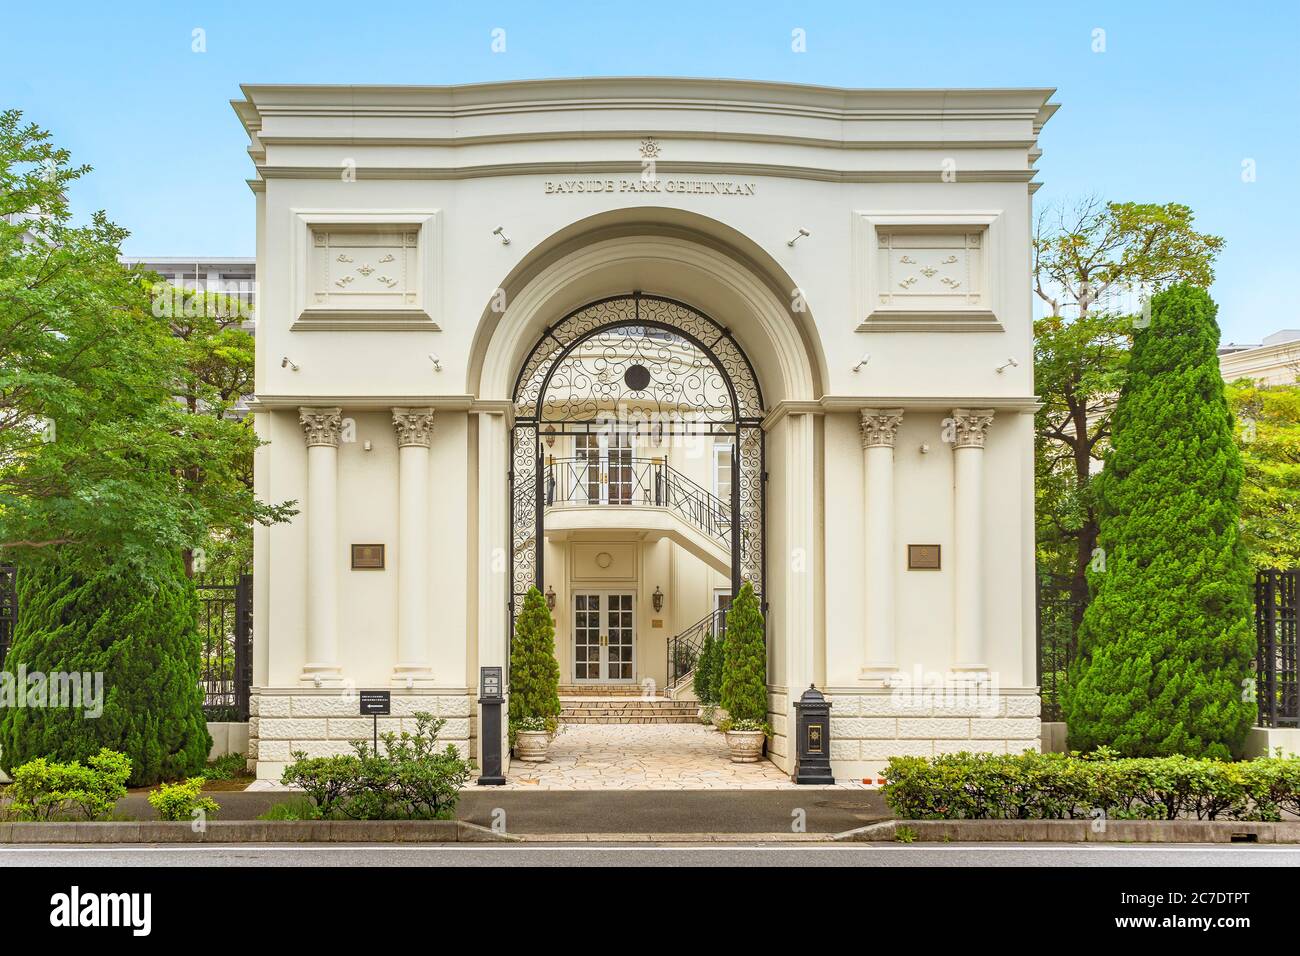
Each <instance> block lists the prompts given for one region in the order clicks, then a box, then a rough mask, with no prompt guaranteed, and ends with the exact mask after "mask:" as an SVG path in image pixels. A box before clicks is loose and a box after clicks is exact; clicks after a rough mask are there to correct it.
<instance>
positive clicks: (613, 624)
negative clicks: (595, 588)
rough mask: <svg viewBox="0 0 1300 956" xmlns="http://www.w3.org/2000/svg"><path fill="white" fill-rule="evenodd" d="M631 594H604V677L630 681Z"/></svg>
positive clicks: (631, 673) (631, 675) (611, 679)
mask: <svg viewBox="0 0 1300 956" xmlns="http://www.w3.org/2000/svg"><path fill="white" fill-rule="evenodd" d="M632 617H633V613H632V595H630V594H607V595H605V679H606V680H610V681H630V680H632V678H633V676H634V674H633V671H632V636H633V632H634V626H633V623H632Z"/></svg>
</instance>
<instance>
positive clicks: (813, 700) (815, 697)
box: [794, 684, 835, 783]
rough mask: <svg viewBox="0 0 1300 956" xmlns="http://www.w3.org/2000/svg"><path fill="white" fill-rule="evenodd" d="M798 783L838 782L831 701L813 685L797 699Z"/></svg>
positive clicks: (796, 746)
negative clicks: (834, 769) (834, 767)
mask: <svg viewBox="0 0 1300 956" xmlns="http://www.w3.org/2000/svg"><path fill="white" fill-rule="evenodd" d="M794 710H795V736H796V745H795V764H794V782H795V783H834V782H835V777H834V776H833V775H832V774H831V702H830V701H829V700H827V699H826V698H825V696H823V694H822V692H821V691H819V690H818V689H817V688H816V687H815V686H813V685H812V684H809V685H808V689H807V690H806V691H804V692H803V696H802V697H800V698H799V699H798V700H797V701H795V705H794Z"/></svg>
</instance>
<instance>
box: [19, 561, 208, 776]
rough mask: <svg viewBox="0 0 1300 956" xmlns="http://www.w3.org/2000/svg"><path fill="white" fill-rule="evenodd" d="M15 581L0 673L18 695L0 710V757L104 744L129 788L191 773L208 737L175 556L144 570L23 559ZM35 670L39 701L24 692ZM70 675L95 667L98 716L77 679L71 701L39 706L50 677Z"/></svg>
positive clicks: (185, 591)
mask: <svg viewBox="0 0 1300 956" xmlns="http://www.w3.org/2000/svg"><path fill="white" fill-rule="evenodd" d="M18 581H19V594H18V601H19V606H20V607H21V608H22V614H20V615H19V618H18V627H17V629H16V630H15V633H14V639H13V644H12V645H11V646H10V648H9V653H8V655H7V656H6V657H5V664H4V672H5V674H4V675H0V680H4V681H5V682H6V683H8V684H9V687H10V689H11V690H12V691H13V692H15V694H16V693H17V692H23V693H24V695H25V699H24V701H23V702H22V703H21V705H20V704H19V702H18V701H17V700H16V699H15V700H14V701H13V702H9V701H6V702H5V703H6V704H9V706H5V707H2V708H0V750H2V751H3V753H2V754H0V766H3V767H4V768H5V769H6V770H8V769H12V768H13V767H15V766H17V765H19V764H22V763H25V762H26V761H28V760H31V759H33V758H36V757H48V758H51V759H54V760H81V761H83V762H84V761H85V760H86V759H87V758H88V757H90V756H92V755H93V754H96V753H98V752H99V749H100V748H101V747H107V748H109V749H110V750H117V751H121V752H122V753H124V754H126V755H127V756H128V757H130V758H131V779H130V783H131V785H132V786H144V785H148V784H154V783H157V782H158V781H160V780H176V779H180V778H182V777H186V776H189V775H191V774H194V773H197V772H198V771H199V770H201V769H202V768H203V766H204V764H205V763H206V762H207V758H208V752H209V751H210V750H211V748H212V738H211V736H209V734H208V729H207V725H206V723H205V722H204V718H203V689H202V687H201V686H200V683H199V668H200V663H199V662H200V656H201V654H202V640H201V638H200V637H199V631H198V597H197V595H196V594H195V591H194V585H193V584H192V583H191V582H190V581H189V579H188V578H186V576H185V573H184V570H183V569H182V567H181V561H180V558H179V557H173V558H172V561H171V566H170V568H169V569H168V573H167V574H166V575H150V576H148V577H145V576H143V575H142V574H141V572H140V571H138V570H137V569H135V568H133V567H127V566H122V565H117V566H114V565H111V564H96V565H93V566H91V567H90V568H88V569H83V570H78V569H74V568H70V567H68V566H65V565H60V564H59V563H57V562H55V561H48V560H47V561H40V562H31V564H30V566H24V567H23V568H21V569H20V572H19V575H18ZM20 669H21V670H22V671H23V672H25V674H26V675H28V680H27V681H24V682H22V685H20V683H19V681H18V677H19V671H20ZM36 673H39V674H42V675H44V677H45V683H46V691H45V696H46V700H45V701H44V702H42V701H41V700H40V699H39V697H38V698H37V699H33V695H34V693H36V691H35V686H36V685H33V684H32V683H31V675H33V674H36ZM74 673H75V674H81V675H95V674H102V675H103V684H102V692H103V696H102V713H99V714H98V715H95V713H94V711H95V710H97V709H98V707H97V706H95V705H94V703H93V700H92V701H88V700H86V699H85V696H89V691H88V690H86V689H85V683H83V684H82V687H83V699H82V700H81V702H80V704H81V705H80V706H72V707H66V706H59V707H55V706H50V704H52V703H54V701H53V700H52V695H51V694H50V688H51V687H52V686H54V685H53V684H52V683H51V678H52V677H53V675H56V674H74ZM89 683H92V684H93V679H92V681H91V682H89Z"/></svg>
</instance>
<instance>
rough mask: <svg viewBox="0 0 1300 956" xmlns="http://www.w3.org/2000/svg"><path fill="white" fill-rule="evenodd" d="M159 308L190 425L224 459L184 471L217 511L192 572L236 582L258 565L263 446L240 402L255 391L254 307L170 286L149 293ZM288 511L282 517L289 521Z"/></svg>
mask: <svg viewBox="0 0 1300 956" xmlns="http://www.w3.org/2000/svg"><path fill="white" fill-rule="evenodd" d="M150 296H151V298H152V300H153V310H154V312H155V313H156V314H158V315H159V316H160V317H162V318H164V319H166V320H167V323H168V326H169V328H170V331H171V334H172V336H173V337H174V338H175V339H176V341H177V342H178V343H179V344H180V351H181V356H182V362H183V365H184V370H183V373H182V377H181V380H180V383H179V391H178V392H177V399H178V400H179V401H180V402H181V407H182V408H183V409H184V411H185V413H186V414H187V415H189V416H190V418H189V419H187V420H186V425H187V426H188V427H189V428H190V430H191V432H192V433H194V434H196V435H201V436H203V438H204V440H207V441H210V442H212V443H213V444H214V446H217V447H219V448H220V449H221V450H222V454H221V455H219V456H218V457H215V458H213V459H211V460H209V461H205V462H203V463H202V464H198V463H195V464H192V465H190V466H188V467H187V468H186V469H185V471H184V475H183V477H184V480H185V481H186V483H187V484H188V485H189V486H190V487H192V488H195V489H201V492H202V494H203V496H204V497H206V498H207V499H208V500H209V501H211V502H212V503H213V505H214V508H213V511H212V516H211V523H210V525H209V527H208V537H207V541H206V542H205V543H204V544H203V547H202V550H201V552H199V553H200V554H201V557H202V558H203V560H202V561H200V562H198V565H197V567H196V562H195V556H196V551H197V549H188V548H187V549H185V551H184V552H183V556H184V558H185V569H186V573H193V572H194V571H195V570H200V571H203V570H206V571H208V572H209V573H212V574H215V575H218V576H220V577H222V578H230V577H232V576H233V575H234V574H236V573H238V572H239V571H240V570H241V569H243V568H246V567H248V566H249V565H251V564H252V560H253V534H252V520H251V512H250V508H249V505H250V503H251V502H253V452H254V451H256V450H257V446H258V445H259V444H261V442H260V440H259V439H258V437H257V435H256V433H255V432H254V430H253V417H252V416H251V415H246V414H243V413H242V409H241V408H240V401H241V399H243V398H244V397H245V396H247V395H250V394H251V393H252V391H253V369H254V342H253V336H252V335H251V334H250V333H249V331H248V329H247V328H246V327H245V324H246V323H247V322H249V321H250V320H251V319H252V309H251V308H250V307H249V306H248V305H247V304H246V303H245V302H244V301H243V300H241V299H239V298H237V297H235V296H231V295H224V294H219V293H214V292H209V291H206V290H204V289H182V288H177V287H175V286H172V285H170V284H168V283H166V282H162V281H159V282H156V283H153V284H152V285H151V287H150ZM290 514H292V511H291V510H290V509H289V508H288V507H285V508H282V509H278V516H280V517H283V516H288V515H290Z"/></svg>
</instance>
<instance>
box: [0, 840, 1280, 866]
mask: <svg viewBox="0 0 1300 956" xmlns="http://www.w3.org/2000/svg"><path fill="white" fill-rule="evenodd" d="M15 866H29V867H30V866H49V867H60V866H83V867H84V866H111V867H151V866H203V867H213V866H243V867H248V866H351V867H367V866H368V867H382V866H461V867H518V866H653V867H683V866H692V867H718V866H782V867H784V866H808V867H814V866H815V867H839V866H873V867H910V866H931V867H972V866H983V867H988V866H998V867H1024V866H1030V867H1041V866H1071V867H1090V866H1129V867H1163V866H1194V867H1234V866H1236V867H1260V866H1271V867H1276V866H1300V847H1264V846H1226V847H1224V846H1141V847H1138V846H1101V845H1094V846H1075V845H1050V844H1036V845H1033V846H1026V845H1023V844H988V843H985V844H944V845H943V846H900V845H897V844H860V843H859V844H830V843H817V844H787V845H777V844H770V845H744V844H729V845H714V846H688V845H673V846H664V845H652V844H651V845H642V846H609V845H591V844H588V845H584V846H554V845H544V844H533V845H528V846H518V845H515V846H506V845H495V846H492V845H481V844H475V845H469V844H460V845H444V846H390V845H383V846H355V845H345V844H336V845H331V846H319V845H317V846H302V845H251V844H245V845H240V846H229V845H225V846H218V845H209V846H193V847H158V846H104V847H89V846H82V847H49V846H27V847H3V848H0V867H15Z"/></svg>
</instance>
